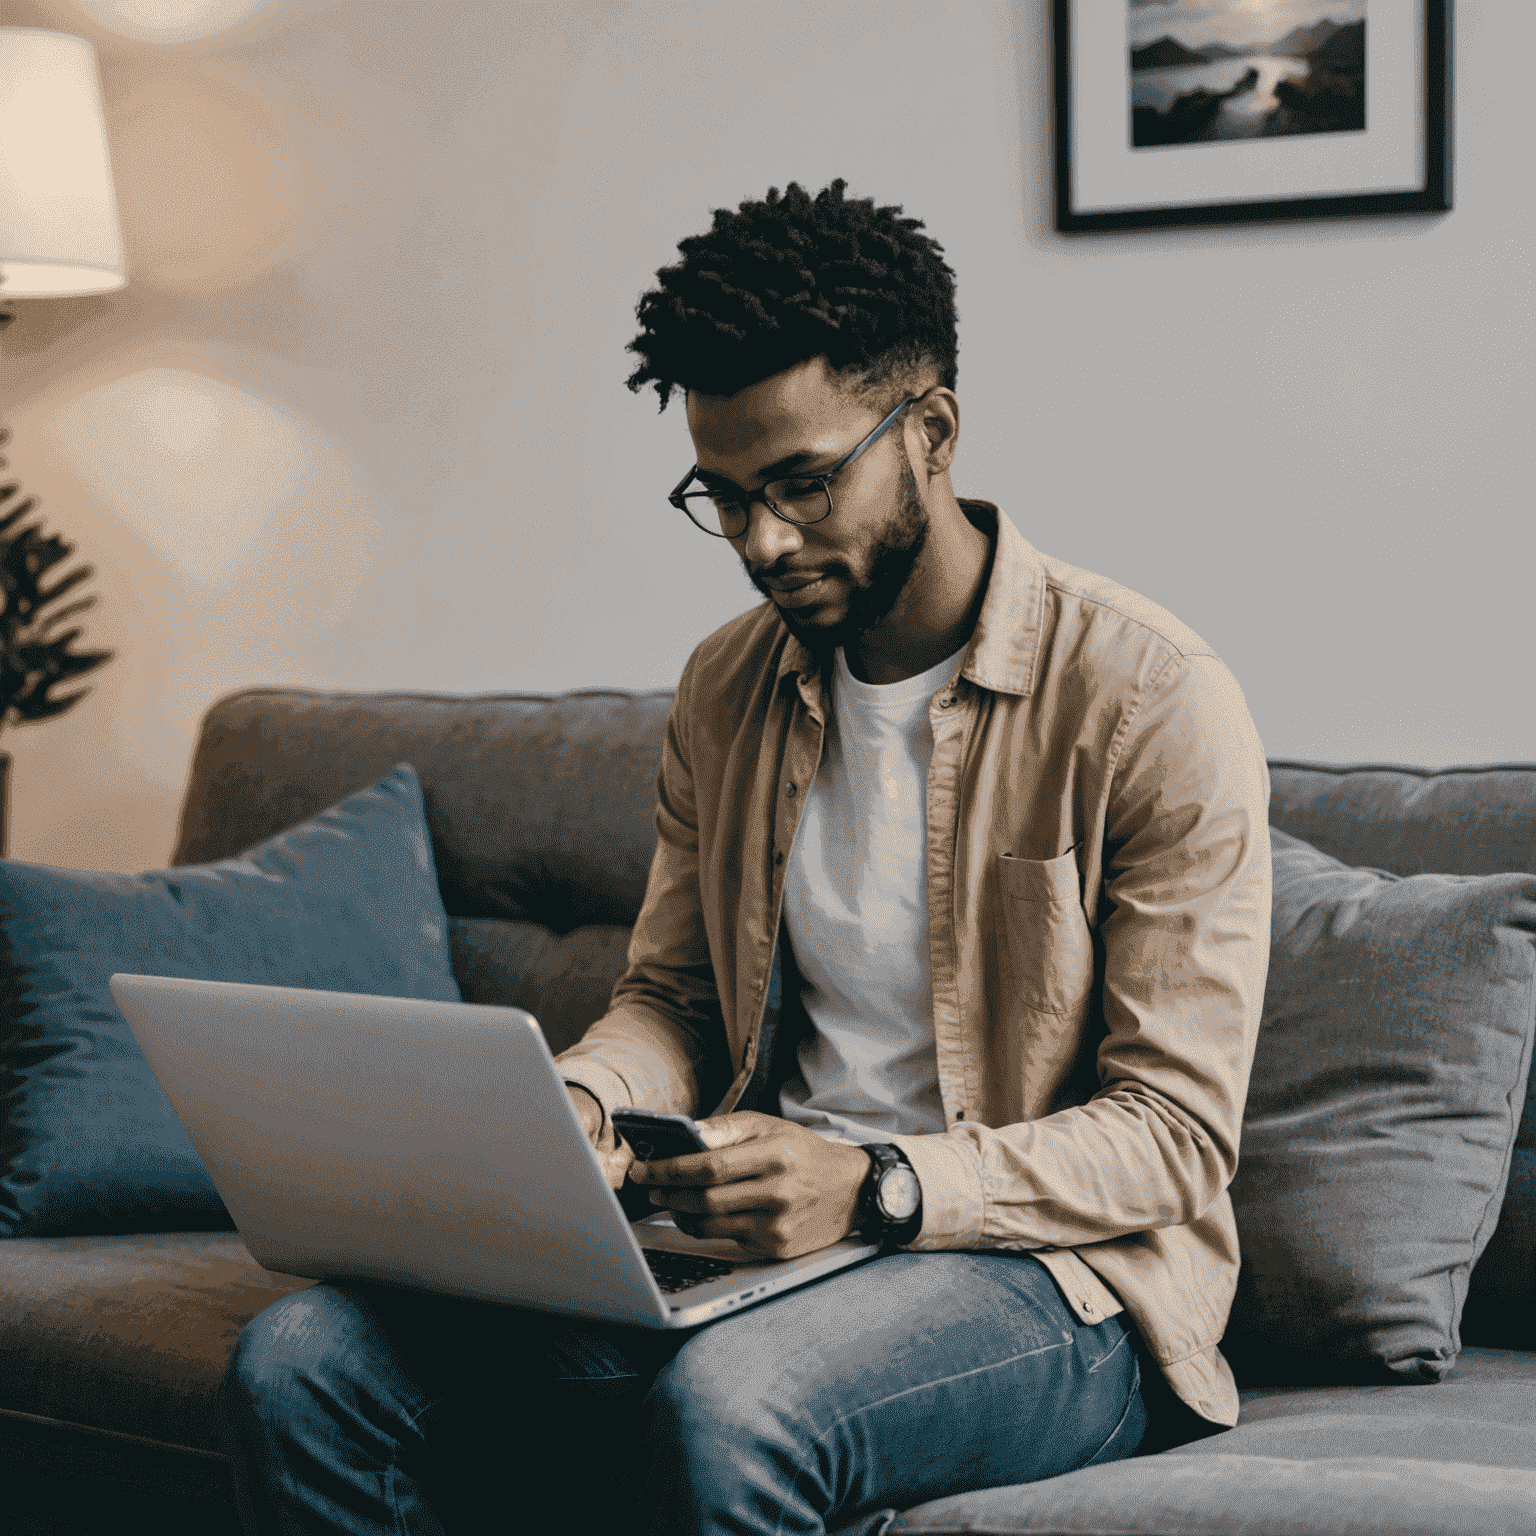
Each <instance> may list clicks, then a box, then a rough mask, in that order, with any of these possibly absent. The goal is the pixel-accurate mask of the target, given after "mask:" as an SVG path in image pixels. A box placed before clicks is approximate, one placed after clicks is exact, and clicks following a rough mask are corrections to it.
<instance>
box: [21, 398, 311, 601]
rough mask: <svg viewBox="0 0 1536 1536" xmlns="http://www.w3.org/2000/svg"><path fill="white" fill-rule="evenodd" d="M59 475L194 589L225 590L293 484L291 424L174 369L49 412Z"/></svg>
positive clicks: (295, 461)
mask: <svg viewBox="0 0 1536 1536" xmlns="http://www.w3.org/2000/svg"><path fill="white" fill-rule="evenodd" d="M49 435H50V436H51V437H52V438H53V440H54V448H55V452H56V453H57V455H58V462H59V464H60V467H61V468H65V469H67V470H68V472H69V473H70V474H71V476H72V477H73V478H74V479H75V480H76V481H77V482H78V483H79V484H80V485H81V486H82V488H85V489H87V490H88V491H89V493H90V495H91V496H92V498H93V499H94V501H95V503H96V505H98V506H99V507H100V508H101V509H102V511H103V512H106V513H108V514H109V515H111V516H113V517H115V518H118V519H120V520H121V521H123V522H124V523H126V524H128V525H129V526H130V527H132V528H133V529H134V530H135V531H136V532H137V533H138V534H139V535H140V536H141V537H142V538H143V539H144V540H145V541H146V542H147V543H148V544H149V545H150V546H151V547H152V548H154V549H155V550H156V551H157V552H158V553H159V554H160V556H161V557H162V558H163V559H164V560H166V561H168V562H169V563H170V564H172V565H173V566H175V567H177V568H179V569H180V571H181V572H182V573H183V574H184V575H186V576H188V577H191V578H192V579H193V580H195V581H200V582H208V583H211V584H219V583H222V582H225V581H227V580H228V579H229V578H230V577H231V576H232V575H233V573H234V572H235V571H236V570H237V569H238V567H239V566H240V564H241V562H242V561H243V560H244V559H245V558H246V556H247V555H249V554H250V552H251V550H252V548H253V546H254V545H255V543H256V542H257V540H258V539H259V538H260V537H261V535H262V532H263V531H264V530H265V528H266V527H267V525H268V523H269V522H270V521H271V519H272V517H273V515H274V514H275V513H276V512H277V511H278V510H279V509H280V508H281V507H283V506H284V505H285V504H286V503H287V502H288V500H289V499H290V498H291V497H292V495H293V493H294V491H295V488H296V487H297V486H298V484H299V482H300V480H301V478H302V477H303V474H304V467H305V466H304V452H303V439H302V436H301V434H300V431H299V428H298V426H297V424H296V423H295V422H294V420H293V418H292V417H290V416H289V415H288V414H287V413H286V412H284V411H282V410H281V409H280V408H278V407H277V406H276V405H273V404H272V403H270V402H268V401H265V400H262V399H260V398H259V397H257V396H256V395H253V394H250V393H248V392H247V391H245V390H243V389H239V388H236V387H235V386H234V385H232V384H226V383H223V382H222V381H220V380H218V379H213V378H209V377H207V376H206V375H203V374H198V373H193V372H191V371H189V370H188V369H185V368H144V369H140V370H138V371H137V372H134V373H130V374H127V375H125V376H123V377H121V378H117V379H113V380H111V381H110V382H108V383H105V384H99V385H97V386H96V387H94V388H92V389H88V390H87V391H86V392H85V393H83V394H81V395H79V396H77V397H76V398H75V399H74V400H72V401H70V402H69V403H68V404H66V405H63V406H61V407H60V408H59V410H58V412H57V414H56V415H55V416H54V418H53V421H52V423H51V424H50V433H49Z"/></svg>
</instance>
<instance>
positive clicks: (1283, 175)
mask: <svg viewBox="0 0 1536 1536" xmlns="http://www.w3.org/2000/svg"><path fill="white" fill-rule="evenodd" d="M1451 3H1452V0H1055V18H1054V20H1055V39H1054V41H1055V59H1056V228H1057V229H1059V230H1061V231H1063V232H1064V233H1077V232H1081V231H1088V230H1099V229H1139V228H1149V227H1153V226H1158V225H1173V224H1236V223H1245V222H1250V221H1254V220H1262V219H1317V218H1353V217H1357V216H1359V215H1361V214H1373V213H1433V212H1441V211H1443V210H1445V209H1448V208H1449V207H1450V206H1451V74H1450V57H1451Z"/></svg>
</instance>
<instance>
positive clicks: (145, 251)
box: [112, 68, 312, 292]
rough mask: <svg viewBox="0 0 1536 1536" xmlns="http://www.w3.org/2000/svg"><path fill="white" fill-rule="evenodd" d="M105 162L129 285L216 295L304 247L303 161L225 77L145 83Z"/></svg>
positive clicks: (122, 103)
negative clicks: (127, 256)
mask: <svg viewBox="0 0 1536 1536" xmlns="http://www.w3.org/2000/svg"><path fill="white" fill-rule="evenodd" d="M112 157H113V166H114V169H115V172H116V176H117V186H118V204H119V206H120V208H121V210H122V219H123V235H124V239H125V241H126V242H127V245H128V249H129V251H130V253H131V255H132V258H133V271H134V281H135V282H142V283H147V284H149V285H150V286H152V287H155V288H169V289H175V290H177V291H180V292H194V291H195V292H214V291H218V292H222V291H226V290H228V289H229V288H231V287H232V286H234V285H235V284H238V283H240V282H242V281H245V280H246V279H248V278H251V277H254V276H255V275H256V274H258V273H260V272H262V271H265V270H268V269H269V268H271V267H272V266H273V265H275V264H278V263H280V262H281V261H282V260H284V259H285V258H286V257H289V256H292V255H293V254H294V253H296V252H297V251H299V250H301V249H303V248H304V247H305V245H306V243H307V241H308V238H309V234H310V225H311V204H312V198H311V194H310V191H309V183H308V179H307V173H306V161H305V158H304V157H303V156H302V155H300V154H298V153H297V152H296V150H295V146H294V144H293V142H292V139H291V136H290V134H289V132H288V130H287V127H286V125H285V124H284V123H283V121H282V119H281V116H280V115H279V114H278V113H277V112H276V111H275V110H274V109H273V108H272V106H271V105H270V104H269V103H267V102H264V101H262V100H260V99H259V98H258V97H256V96H254V95H251V94H250V93H248V92H247V91H246V90H245V89H244V87H243V83H242V82H241V81H240V80H239V78H238V77H235V76H233V75H230V74H229V73H228V72H227V71H219V72H218V75H217V77H211V75H210V71H209V70H208V69H207V68H205V69H204V70H203V71H202V72H201V73H200V74H199V75H198V76H197V77H196V78H188V77H187V76H186V75H185V74H184V73H183V74H181V75H177V74H174V73H170V72H168V71H167V72H165V73H162V72H159V71H156V72H152V73H149V74H147V75H144V76H142V77H141V78H140V80H139V82H138V84H137V86H136V88H135V89H134V90H132V91H131V92H129V93H127V94H125V95H121V96H119V98H118V99H117V100H116V102H115V103H114V107H113V125H112Z"/></svg>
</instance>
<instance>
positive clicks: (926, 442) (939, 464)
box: [906, 385, 960, 479]
mask: <svg viewBox="0 0 1536 1536" xmlns="http://www.w3.org/2000/svg"><path fill="white" fill-rule="evenodd" d="M906 442H907V456H908V457H909V458H910V459H911V461H912V467H913V469H914V470H915V469H917V467H918V465H919V463H921V465H922V467H923V469H925V470H926V471H927V473H928V476H929V478H930V479H931V478H932V477H933V476H935V475H942V474H947V473H948V472H949V466H950V465H951V464H953V463H954V461H955V449H956V448H957V447H958V446H959V444H960V402H959V400H958V399H957V398H956V397H955V392H954V390H952V389H947V388H945V387H944V386H943V385H940V386H939V387H937V388H936V389H933V390H931V391H930V392H929V393H928V394H926V395H924V396H923V398H922V399H921V400H919V401H918V403H917V404H916V405H914V406H913V407H912V409H911V410H910V411H909V412H908V413H907V421H906Z"/></svg>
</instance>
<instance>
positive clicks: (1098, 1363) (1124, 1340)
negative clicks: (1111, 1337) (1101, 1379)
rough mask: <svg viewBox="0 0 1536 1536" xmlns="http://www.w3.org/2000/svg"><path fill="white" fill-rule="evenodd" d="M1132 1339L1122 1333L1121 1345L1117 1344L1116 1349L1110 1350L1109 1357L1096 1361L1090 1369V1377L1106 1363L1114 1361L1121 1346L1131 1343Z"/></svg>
mask: <svg viewBox="0 0 1536 1536" xmlns="http://www.w3.org/2000/svg"><path fill="white" fill-rule="evenodd" d="M1130 1337H1131V1336H1130V1334H1128V1333H1122V1334H1121V1335H1120V1343H1119V1344H1116V1345H1115V1347H1114V1349H1112V1350H1110V1352H1109V1353H1108V1354H1107V1355H1100V1356H1099V1358H1098V1359H1097V1360H1095V1361H1094V1362H1093V1364H1092V1365H1090V1366H1089V1367H1088V1374H1089V1375H1090V1376H1092V1375H1093V1373H1094V1372H1095V1371H1096V1370H1098V1368H1099V1367H1100V1366H1101V1365H1103V1364H1104V1363H1105V1362H1106V1361H1109V1360H1113V1359H1114V1358H1115V1355H1116V1353H1117V1352H1118V1351H1119V1348H1120V1345H1121V1344H1127V1343H1129V1342H1130Z"/></svg>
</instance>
